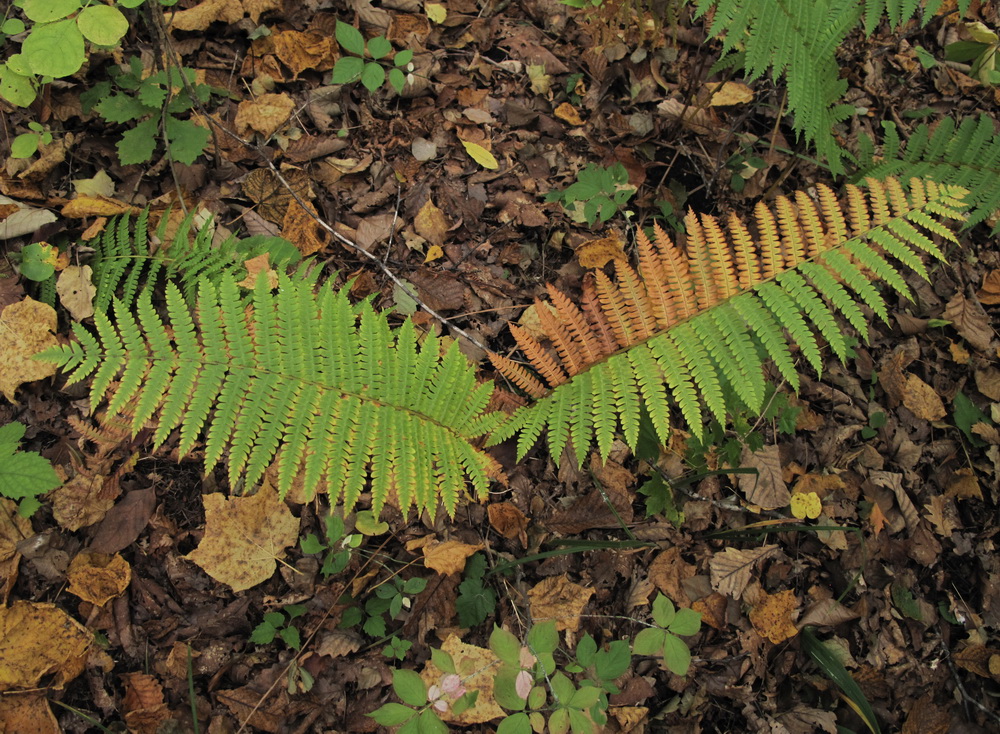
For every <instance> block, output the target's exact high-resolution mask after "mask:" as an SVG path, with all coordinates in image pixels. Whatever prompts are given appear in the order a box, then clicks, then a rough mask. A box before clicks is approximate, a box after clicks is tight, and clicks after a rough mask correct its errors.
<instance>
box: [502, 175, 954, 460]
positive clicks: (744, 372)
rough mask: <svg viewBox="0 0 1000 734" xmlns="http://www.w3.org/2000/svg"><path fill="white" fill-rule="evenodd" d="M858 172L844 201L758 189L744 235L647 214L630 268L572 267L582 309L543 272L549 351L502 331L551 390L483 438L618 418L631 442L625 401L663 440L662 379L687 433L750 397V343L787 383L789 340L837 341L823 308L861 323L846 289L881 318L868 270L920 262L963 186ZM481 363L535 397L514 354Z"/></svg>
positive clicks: (582, 429)
mask: <svg viewBox="0 0 1000 734" xmlns="http://www.w3.org/2000/svg"><path fill="white" fill-rule="evenodd" d="M867 184H868V187H869V188H868V191H867V192H863V191H862V190H861V189H859V188H857V187H855V186H848V187H847V204H846V215H845V211H844V208H843V207H842V206H841V205H840V203H839V202H838V200H837V197H836V196H835V195H834V193H833V191H831V190H830V189H829V188H828V187H826V186H823V185H819V186H817V196H816V200H814V199H813V198H812V197H810V196H809V195H808V194H806V193H805V192H798V193H797V194H795V195H794V196H793V197H779V198H778V199H777V201H776V203H775V207H774V211H772V210H771V209H769V208H768V207H766V206H764V205H762V204H760V205H758V206H757V208H756V209H755V216H754V221H755V223H756V233H755V235H754V234H751V231H750V228H749V227H747V226H746V225H745V224H744V223H743V222H741V221H740V220H739V219H738V218H736V217H735V216H730V217H729V218H728V221H727V224H726V228H725V230H724V229H723V228H722V227H721V226H720V225H719V224H718V223H717V222H716V220H715V219H714V218H712V217H709V216H701V217H699V216H697V215H695V214H693V213H691V214H688V216H687V218H686V219H685V222H686V224H687V234H688V238H687V246H686V251H684V250H681V249H680V248H678V247H677V246H676V245H675V244H674V243H673V242H671V241H670V239H669V238H668V237H667V235H666V234H665V233H664V232H663V231H662V230H661V229H659V228H658V227H657V228H656V229H655V235H656V236H655V240H653V241H650V240H649V238H648V237H646V235H645V234H643V233H638V234H637V237H636V239H637V244H638V251H639V256H638V267H637V269H633V268H632V267H631V266H630V265H627V264H618V263H616V278H615V279H612V278H610V277H608V276H607V275H606V274H605V273H604V272H603V271H601V270H598V271H596V272H595V273H594V276H593V279H592V280H590V279H588V280H586V281H585V286H584V296H583V304H584V305H583V308H582V309H576V308H575V307H572V308H571V305H572V303H571V301H570V299H569V297H568V296H566V295H565V294H562V293H560V292H559V291H557V290H556V289H554V288H553V287H552V286H549V292H550V294H552V298H553V302H554V303H555V304H556V307H555V309H554V311H552V312H546V316H545V318H543V319H542V320H541V321H542V328H543V330H544V331H545V333H546V334H547V336H548V341H550V342H551V343H552V344H553V346H554V351H553V350H552V349H548V348H546V346H545V344H543V343H542V342H540V341H538V340H537V339H534V338H531V337H527V335H526V334H524V333H523V331H522V330H520V329H519V328H518V327H516V326H515V327H512V328H511V331H512V332H513V333H514V335H515V338H516V339H517V341H518V343H519V344H520V345H521V346H522V349H523V350H524V353H525V356H526V357H527V359H528V361H529V362H530V363H531V364H532V366H533V367H534V368H535V369H536V370H537V371H538V372H539V373H540V374H541V375H542V376H543V377H544V378H545V381H546V382H548V384H549V387H550V388H552V389H551V392H550V393H549V394H548V395H546V396H544V397H540V399H539V400H538V401H537V402H536V403H534V404H532V405H528V406H525V407H523V408H520V409H519V410H517V411H516V412H515V413H514V414H513V415H512V416H510V417H509V418H508V419H506V420H505V421H504V422H503V424H502V425H501V426H499V427H498V428H497V429H496V430H495V431H494V432H493V434H492V435H491V438H490V441H491V443H497V442H499V441H503V440H504V439H506V438H508V437H510V436H513V435H515V434H518V433H519V434H520V435H521V438H520V440H519V442H518V450H519V452H520V453H521V454H522V455H523V453H524V452H525V451H527V450H528V448H530V447H531V445H532V444H533V443H534V442H535V440H536V439H537V438H538V437H539V436H540V435H541V434H542V433H543V432H544V431H545V430H546V429H547V431H548V436H549V440H550V442H551V443H552V444H553V447H554V451H553V454H554V456H555V458H556V460H558V458H559V455H560V454H561V452H562V447H563V446H564V445H565V444H566V442H567V441H568V440H572V442H573V444H574V446H573V448H574V451H575V454H576V456H577V458H578V459H579V458H582V456H584V455H585V450H586V445H584V446H580V445H578V442H579V441H581V440H585V441H586V442H587V443H588V444H589V442H590V441H591V440H593V439H595V438H596V440H597V443H598V447H599V449H600V450H601V453H602V455H606V453H607V450H608V449H609V448H610V443H611V436H612V435H613V433H614V431H615V430H616V428H617V427H620V428H621V431H622V433H623V435H624V437H625V439H626V441H627V442H628V443H630V445H633V446H634V439H635V438H636V436H637V427H638V416H639V414H640V412H641V407H640V406H645V408H646V411H647V413H648V414H649V415H650V417H651V418H652V420H653V423H654V426H655V428H656V430H657V432H658V434H659V436H660V438H661V439H662V440H663V441H664V442H666V440H667V437H668V434H669V431H670V425H669V410H668V409H667V408H666V407H664V406H663V402H664V399H665V396H666V395H667V394H668V393H669V395H670V396H671V397H672V398H673V402H674V403H675V404H676V405H677V406H679V408H680V412H681V415H682V417H683V418H684V419H685V421H686V422H687V424H688V426H689V428H690V430H692V431H694V432H695V433H696V434H700V433H701V431H702V430H703V428H702V424H703V410H702V406H704V407H706V408H707V409H708V411H709V412H710V413H711V415H712V416H714V417H715V418H717V419H719V420H722V419H724V417H725V415H726V413H727V412H734V411H738V410H750V411H759V410H760V409H761V408H762V405H763V400H764V395H765V390H764V382H763V364H762V357H761V355H766V356H767V357H769V358H770V359H771V360H772V361H773V362H774V364H775V366H776V368H777V369H778V371H779V372H780V373H781V375H782V376H783V377H784V378H785V379H786V380H788V381H789V382H790V383H791V384H792V385H793V386H797V385H798V375H797V373H796V369H795V364H794V361H793V358H792V355H791V352H790V349H789V344H795V345H797V346H798V348H799V350H800V351H801V354H802V355H803V356H804V357H805V359H806V360H807V361H808V362H809V363H810V364H811V365H812V367H813V368H814V369H815V370H816V371H817V372H819V371H820V370H821V368H822V357H821V352H820V340H823V341H825V342H826V344H828V345H829V347H830V349H831V350H832V351H833V352H834V354H836V355H837V356H838V357H839V358H841V359H845V358H846V356H847V354H848V343H847V340H846V339H845V337H844V334H843V332H842V329H841V327H840V325H839V324H838V321H837V315H838V314H839V316H841V317H843V318H845V319H846V320H847V321H848V322H849V323H850V324H851V325H852V326H853V327H854V328H855V329H856V330H857V331H858V332H859V333H860V334H862V336H866V335H867V319H866V317H865V315H864V312H863V311H862V310H861V308H860V306H861V305H864V306H867V307H869V308H871V309H872V311H873V312H874V313H875V314H876V315H878V316H879V317H880V318H883V319H885V318H887V316H888V310H887V309H886V307H885V303H884V301H883V300H882V296H881V295H880V293H879V291H878V289H877V288H876V287H875V286H874V285H873V284H872V280H873V279H876V278H877V279H881V280H883V281H885V283H886V284H887V285H889V286H890V287H891V288H893V289H895V290H897V291H898V292H899V293H900V294H901V295H903V296H906V295H908V289H907V286H906V283H905V281H904V279H903V277H902V274H901V273H900V271H899V269H898V267H897V265H894V264H893V263H892V262H891V261H890V259H887V258H891V259H892V260H895V261H897V262H899V263H900V264H902V265H904V266H906V267H908V268H910V269H912V270H915V271H916V272H917V273H918V274H920V275H922V276H923V277H927V270H926V267H925V266H924V265H923V262H922V259H921V255H923V254H929V255H931V256H933V257H936V258H942V257H943V256H942V253H941V251H940V249H939V248H938V246H937V245H936V244H935V243H934V241H933V238H934V237H936V236H937V237H944V238H947V239H950V240H954V235H953V234H952V233H951V230H950V229H948V228H947V227H946V226H945V225H943V224H942V223H941V221H940V220H941V219H956V220H960V219H962V210H963V208H964V206H965V204H964V197H965V196H966V194H967V192H966V191H965V190H964V189H961V188H958V187H954V186H946V185H941V184H936V183H934V182H932V181H921V180H914V181H912V182H911V184H910V190H911V192H912V193H911V194H907V192H906V191H905V190H904V189H903V187H902V185H901V184H900V183H899V182H898V181H895V180H888V181H885V182H879V181H876V180H874V179H868V180H867ZM848 223H849V224H848ZM537 308H538V311H539V313H542V312H543V310H544V309H545V308H546V307H545V306H544V305H543V304H538V306H537ZM584 319H585V320H586V324H589V326H590V331H589V333H588V332H587V331H585V322H584ZM494 365H495V366H496V368H497V371H498V372H500V373H501V374H504V375H506V376H507V377H509V378H510V379H511V380H512V381H513V382H514V383H515V384H516V385H519V386H521V387H522V388H523V389H525V390H526V392H528V393H529V394H531V395H532V396H533V397H536V398H538V397H539V391H538V387H539V386H540V385H541V382H540V381H538V380H535V381H534V382H532V381H530V374H529V373H527V371H526V370H525V369H524V368H523V367H521V366H520V365H515V363H513V362H511V361H509V360H505V359H502V358H500V359H497V358H494ZM515 366H516V369H514V367H515ZM566 406H583V407H580V408H579V409H578V410H573V411H570V410H567V409H566ZM587 406H589V409H588V408H587Z"/></svg>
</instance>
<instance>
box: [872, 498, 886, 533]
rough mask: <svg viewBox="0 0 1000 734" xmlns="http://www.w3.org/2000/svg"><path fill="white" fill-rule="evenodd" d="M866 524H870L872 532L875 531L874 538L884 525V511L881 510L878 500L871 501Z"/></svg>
mask: <svg viewBox="0 0 1000 734" xmlns="http://www.w3.org/2000/svg"><path fill="white" fill-rule="evenodd" d="M868 524H869V525H871V526H872V532H873V533H875V537H876V538H877V537H878V534H879V533H881V532H882V528H884V527H885V513H883V512H882V508H881V507H880V506H879V504H878V502H872V512H871V515H869V516H868Z"/></svg>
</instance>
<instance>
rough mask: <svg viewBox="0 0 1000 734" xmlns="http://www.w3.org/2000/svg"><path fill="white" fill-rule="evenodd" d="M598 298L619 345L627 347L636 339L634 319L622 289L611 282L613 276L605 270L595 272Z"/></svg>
mask: <svg viewBox="0 0 1000 734" xmlns="http://www.w3.org/2000/svg"><path fill="white" fill-rule="evenodd" d="M594 278H595V286H596V288H597V298H598V300H599V301H600V304H601V311H602V313H604V315H605V316H606V317H607V319H608V323H610V324H611V331H612V333H613V334H614V335H615V340H616V341H617V342H618V346H619V347H627V346H628V345H629V344H632V343H633V342H634V341H636V339H635V337H634V334H635V330H634V327H633V326H632V319H631V318H629V314H628V306H627V305H626V303H625V298H624V296H623V295H622V292H621V290H620V289H619V288H618V287H617V286H616V285H615V284H614V283H612V282H611V278H609V277H608V276H607V274H606V273H605V272H604V271H603V270H597V271H595V272H594Z"/></svg>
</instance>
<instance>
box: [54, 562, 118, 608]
mask: <svg viewBox="0 0 1000 734" xmlns="http://www.w3.org/2000/svg"><path fill="white" fill-rule="evenodd" d="M66 578H67V580H68V581H69V589H68V590H69V593H70V594H74V595H76V596H78V597H80V598H81V599H83V600H84V601H88V602H90V603H91V604H94V605H95V606H99V607H103V606H104V605H105V604H107V603H108V602H109V601H111V600H112V599H114V598H115V597H116V596H118V595H119V594H121V593H123V592H124V591H125V589H127V588H128V585H129V583H131V581H132V567H131V566H129V565H128V561H126V560H125V559H124V558H122V557H121V556H120V555H118V554H115V555H113V556H108V555H106V554H104V553H89V552H87V551H84V552H82V553H78V554H77V555H76V557H75V558H73V560H72V561H71V562H70V564H69V569H68V570H67V572H66Z"/></svg>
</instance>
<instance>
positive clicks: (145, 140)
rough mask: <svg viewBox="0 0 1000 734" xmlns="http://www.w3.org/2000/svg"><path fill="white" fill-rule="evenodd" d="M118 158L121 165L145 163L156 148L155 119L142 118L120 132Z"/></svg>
mask: <svg viewBox="0 0 1000 734" xmlns="http://www.w3.org/2000/svg"><path fill="white" fill-rule="evenodd" d="M117 147H118V160H119V161H121V163H122V165H124V166H129V165H132V164H134V163H147V162H148V161H149V160H150V159H151V158H152V157H153V151H154V150H155V149H156V120H153V119H149V120H143V121H142V122H140V123H139V124H138V125H136V126H135V127H134V128H132V129H131V130H126V131H125V132H124V133H123V134H122V139H121V140H120V141H118V146H117Z"/></svg>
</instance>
